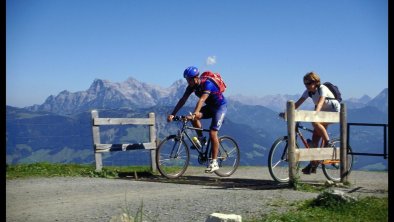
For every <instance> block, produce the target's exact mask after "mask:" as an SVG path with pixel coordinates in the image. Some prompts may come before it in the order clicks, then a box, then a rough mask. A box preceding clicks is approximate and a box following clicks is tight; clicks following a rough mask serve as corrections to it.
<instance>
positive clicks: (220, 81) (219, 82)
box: [200, 71, 227, 93]
mask: <svg viewBox="0 0 394 222" xmlns="http://www.w3.org/2000/svg"><path fill="white" fill-rule="evenodd" d="M207 79H210V80H212V81H213V82H214V83H215V84H216V86H217V87H218V88H219V91H220V92H221V93H223V92H224V91H225V90H226V87H227V86H226V84H225V83H224V81H223V79H222V77H221V76H220V74H219V73H213V72H211V71H206V72H203V73H202V74H201V76H200V80H201V84H204V83H205V81H206V80H207Z"/></svg>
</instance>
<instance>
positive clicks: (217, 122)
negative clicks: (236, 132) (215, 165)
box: [209, 105, 227, 159]
mask: <svg viewBox="0 0 394 222" xmlns="http://www.w3.org/2000/svg"><path fill="white" fill-rule="evenodd" d="M212 111H213V116H212V121H211V126H210V127H209V129H210V131H209V136H210V137H211V144H212V159H217V154H218V149H219V138H218V131H219V130H220V127H221V126H222V123H223V120H224V116H225V115H226V112H227V106H226V105H222V106H220V107H219V108H218V109H217V110H212Z"/></svg>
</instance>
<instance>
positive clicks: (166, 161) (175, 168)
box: [156, 135, 190, 179]
mask: <svg viewBox="0 0 394 222" xmlns="http://www.w3.org/2000/svg"><path fill="white" fill-rule="evenodd" d="M189 160H190V153H189V147H188V146H187V145H186V143H185V141H183V140H180V139H179V137H178V136H176V135H171V136H168V137H167V138H165V139H164V140H163V141H162V142H161V143H160V144H159V146H158V147H157V150H156V165H157V169H158V170H159V172H160V174H161V175H163V176H164V177H167V178H169V179H173V178H178V177H180V176H182V175H183V173H185V171H186V169H187V167H188V166H189Z"/></svg>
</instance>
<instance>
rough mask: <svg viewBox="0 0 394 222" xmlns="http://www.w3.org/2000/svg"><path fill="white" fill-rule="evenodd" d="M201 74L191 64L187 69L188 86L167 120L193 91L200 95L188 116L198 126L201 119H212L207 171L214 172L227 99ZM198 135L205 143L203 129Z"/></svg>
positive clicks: (200, 125)
mask: <svg viewBox="0 0 394 222" xmlns="http://www.w3.org/2000/svg"><path fill="white" fill-rule="evenodd" d="M199 74H200V73H199V71H198V68H197V67H194V66H190V67H188V68H186V69H185V71H184V72H183V77H184V78H185V79H186V80H187V84H188V86H187V88H186V90H185V92H184V94H183V96H182V98H180V99H179V101H178V103H177V104H176V106H175V108H174V110H173V111H172V112H171V114H170V115H168V117H167V121H168V122H171V121H172V119H173V118H174V116H175V115H176V113H177V112H178V111H179V109H181V108H182V106H183V105H184V104H185V103H186V101H187V99H188V98H189V96H190V95H191V94H192V93H193V92H194V93H195V95H196V96H197V97H199V99H198V101H197V104H196V106H195V108H194V111H193V113H192V114H191V115H188V116H187V117H186V118H188V119H190V120H192V124H193V126H194V127H196V128H202V124H201V121H200V119H209V118H211V119H212V121H211V125H210V128H209V129H210V131H209V136H210V138H211V145H212V161H211V162H210V163H209V165H208V167H207V169H206V170H205V172H206V173H213V172H214V171H216V170H218V169H219V165H218V162H217V156H218V151H219V138H218V131H219V129H220V127H221V125H222V123H223V119H224V116H225V115H226V112H227V101H226V99H225V98H224V96H223V94H222V93H221V92H220V90H219V87H218V86H217V85H216V84H215V83H214V82H213V81H212V80H211V79H207V80H206V81H205V82H204V83H202V81H201V79H200V78H199ZM204 103H205V105H204ZM197 135H198V138H199V140H200V142H201V144H205V141H204V140H205V138H204V137H203V135H202V131H197Z"/></svg>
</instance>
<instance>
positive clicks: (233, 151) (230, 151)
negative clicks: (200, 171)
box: [214, 136, 240, 177]
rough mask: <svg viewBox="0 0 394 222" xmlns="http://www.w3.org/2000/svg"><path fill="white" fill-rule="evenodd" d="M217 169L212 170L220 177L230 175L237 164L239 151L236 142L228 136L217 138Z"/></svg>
mask: <svg viewBox="0 0 394 222" xmlns="http://www.w3.org/2000/svg"><path fill="white" fill-rule="evenodd" d="M217 160H218V164H219V169H218V170H216V171H214V172H215V174H216V175H218V176H221V177H228V176H231V175H232V174H233V173H234V172H235V171H236V170H237V168H238V166H239V160H240V151H239V147H238V144H237V142H236V141H235V140H234V139H233V138H231V137H229V136H222V137H220V138H219V153H218V159H217Z"/></svg>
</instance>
